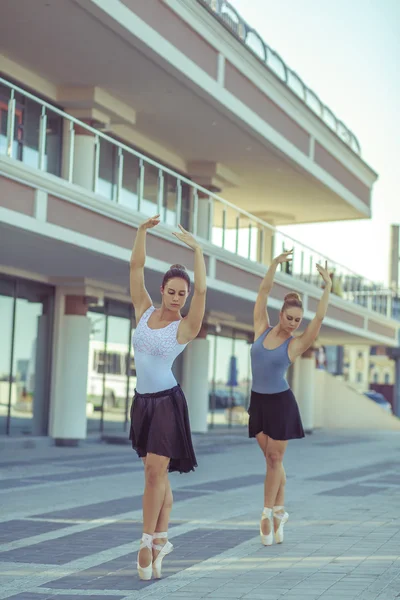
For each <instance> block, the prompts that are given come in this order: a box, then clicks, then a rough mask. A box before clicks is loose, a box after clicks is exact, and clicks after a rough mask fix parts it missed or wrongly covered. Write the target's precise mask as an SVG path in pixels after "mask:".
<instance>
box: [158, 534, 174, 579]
mask: <svg viewBox="0 0 400 600" xmlns="http://www.w3.org/2000/svg"><path fill="white" fill-rule="evenodd" d="M153 537H154V539H167V537H168V533H167V532H166V531H165V532H162V533H155V534H154V536H153ZM173 549H174V547H173V545H172V544H171V542H168V541H166V542H165V544H162V545H161V544H154V543H153V550H159V553H158V554H157V558H155V559H154V561H153V577H154V579H161V567H162V561H163V559H164V557H165V556H167V554H170V553H171V552H172V550H173Z"/></svg>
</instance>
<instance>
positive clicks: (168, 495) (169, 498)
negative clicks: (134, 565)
mask: <svg viewBox="0 0 400 600" xmlns="http://www.w3.org/2000/svg"><path fill="white" fill-rule="evenodd" d="M173 501H174V497H173V495H172V489H171V484H170V482H169V479H168V472H166V473H165V496H164V502H163V505H162V507H161V511H160V514H159V516H158V521H157V525H156V530H155V533H161V532H165V531H168V525H169V518H170V515H171V510H172V504H173ZM153 541H154V543H155V544H159V545H161V546H162V545H163V544H165V542H166V539H165V538H157V537H155V538H154V540H153ZM158 553H159V550H154V549H153V560H154V559H155V558H157V555H158Z"/></svg>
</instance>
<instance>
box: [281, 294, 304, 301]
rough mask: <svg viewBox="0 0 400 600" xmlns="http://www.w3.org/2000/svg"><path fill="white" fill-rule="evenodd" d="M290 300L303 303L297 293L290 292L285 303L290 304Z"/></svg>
mask: <svg viewBox="0 0 400 600" xmlns="http://www.w3.org/2000/svg"><path fill="white" fill-rule="evenodd" d="M290 300H297V302H301V296H300V294H298V293H297V292H289V293H288V294H286V296H285V298H284V301H285V302H288V301H289V302H290Z"/></svg>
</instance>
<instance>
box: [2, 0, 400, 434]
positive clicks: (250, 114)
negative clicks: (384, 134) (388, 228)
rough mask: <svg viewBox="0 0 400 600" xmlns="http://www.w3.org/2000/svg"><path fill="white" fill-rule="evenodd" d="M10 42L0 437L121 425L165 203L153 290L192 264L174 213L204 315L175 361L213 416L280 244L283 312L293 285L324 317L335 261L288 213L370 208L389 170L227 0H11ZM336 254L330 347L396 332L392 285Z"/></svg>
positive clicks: (242, 366) (237, 381) (239, 380)
mask: <svg viewBox="0 0 400 600" xmlns="http://www.w3.org/2000/svg"><path fill="white" fill-rule="evenodd" d="M16 31H17V32H18V35H16V34H15V32H16ZM0 37H1V42H2V44H1V48H2V50H1V52H2V54H0V74H1V79H0V319H1V339H0V411H1V415H0V419H1V420H0V427H1V433H2V434H20V433H21V432H22V433H25V434H31V435H32V434H33V435H49V436H51V437H52V438H54V439H55V440H56V441H57V443H67V442H71V441H74V440H78V439H82V438H84V437H85V436H86V434H87V431H99V430H101V431H103V432H107V431H108V430H111V429H112V428H115V424H116V423H117V425H118V427H120V428H121V430H123V428H124V427H126V423H127V417H128V410H129V403H130V398H131V396H132V390H133V387H134V379H135V364H134V356H133V353H132V348H131V334H132V330H133V329H134V327H135V315H134V311H133V308H132V306H131V303H130V298H129V290H128V285H129V267H128V261H129V257H130V252H131V247H132V244H133V240H134V237H135V231H136V230H137V227H138V225H139V224H140V222H141V221H142V220H143V219H145V218H146V217H147V216H149V215H153V214H155V213H160V214H161V220H162V222H161V224H160V225H159V227H158V228H157V229H155V230H154V231H153V232H152V233H151V234H150V235H149V238H148V257H147V263H146V266H147V268H146V285H147V288H148V290H149V292H150V294H151V295H152V297H153V299H154V301H155V302H156V303H157V302H158V301H159V287H160V282H161V278H162V274H163V273H164V272H165V271H166V270H167V269H168V267H169V266H170V264H171V263H176V262H180V263H184V264H186V265H187V267H188V269H189V271H190V272H191V271H192V269H193V257H192V253H191V251H190V250H189V249H187V248H185V247H183V246H182V245H181V244H180V243H179V242H178V241H177V240H176V239H175V238H174V237H173V236H172V232H173V231H174V230H175V228H176V226H177V224H178V223H182V224H183V225H184V226H185V227H187V228H189V229H190V230H191V231H192V232H193V233H194V234H195V235H197V236H198V237H199V238H200V239H201V240H202V243H203V245H204V253H205V258H206V264H207V275H208V296H207V313H206V318H205V322H204V327H203V329H202V332H201V334H200V335H199V337H198V339H197V340H195V341H194V342H193V343H192V344H190V346H189V347H188V348H187V350H186V351H185V353H184V354H183V355H182V356H181V357H180V359H179V360H178V361H177V364H176V371H177V374H178V376H179V378H180V381H181V382H182V385H183V387H184V389H185V392H186V394H187V397H188V402H189V408H190V413H191V420H192V426H193V429H194V431H199V432H201V431H205V430H206V428H207V413H208V410H209V406H210V405H211V406H218V403H219V404H220V405H223V403H224V398H227V397H228V398H230V399H231V398H234V399H235V402H236V403H241V402H244V403H245V402H246V401H247V397H248V391H249V386H250V363H249V344H250V343H251V340H252V310H253V303H254V300H255V298H256V293H257V289H258V286H259V283H260V281H261V278H262V276H263V275H264V273H265V270H266V267H267V266H268V264H269V262H270V260H271V257H272V256H273V255H274V254H276V253H278V252H280V251H281V250H282V248H283V247H286V248H288V247H292V246H294V261H293V264H292V265H291V268H290V270H289V271H281V272H279V273H278V275H277V283H276V285H275V287H274V289H273V294H272V297H271V300H270V316H271V319H272V320H276V319H277V317H278V312H279V310H280V306H281V303H282V299H283V297H284V295H285V294H286V293H287V292H288V291H289V290H296V291H298V292H300V293H301V294H302V295H303V298H304V305H305V319H304V320H305V323H307V322H308V321H309V320H310V318H312V316H313V314H314V312H315V308H316V306H317V302H318V298H319V296H320V294H321V282H320V279H319V277H318V275H317V274H316V269H315V264H316V262H318V261H320V260H323V259H324V258H325V257H323V256H322V255H321V253H320V252H319V251H318V249H316V250H314V249H312V248H310V247H308V246H306V245H304V244H300V243H298V242H296V241H295V240H293V239H292V238H290V237H288V236H286V235H283V234H282V233H281V232H280V231H279V230H278V229H277V227H278V226H279V225H284V224H294V223H309V222H321V221H334V220H343V219H359V218H369V217H370V215H371V193H372V189H373V184H374V182H375V180H376V177H377V175H376V173H375V172H374V171H373V169H371V167H370V166H369V165H368V164H366V163H365V161H364V160H363V159H362V154H361V148H360V144H359V143H358V141H357V138H356V137H355V135H354V134H353V133H352V132H351V131H350V129H349V128H348V127H347V125H344V124H343V122H342V121H341V120H340V116H336V115H334V113H333V112H332V110H330V109H329V108H328V106H327V105H326V104H325V102H326V99H324V102H323V101H322V100H320V99H319V97H318V96H317V94H316V93H315V92H314V91H312V90H311V89H309V88H308V87H307V86H306V85H305V84H304V83H303V81H302V80H301V79H300V77H299V76H298V75H297V74H296V73H294V72H293V71H291V70H290V69H289V67H288V66H287V65H286V64H285V63H284V62H283V60H282V59H281V58H280V57H279V55H278V54H277V53H276V52H274V51H273V50H272V49H270V48H269V47H268V46H267V45H266V44H265V42H264V41H263V40H262V39H261V38H260V37H259V36H258V35H257V34H256V33H255V32H254V30H253V29H251V28H250V27H248V26H247V24H246V23H245V22H244V21H243V20H242V19H241V18H240V16H239V15H237V13H236V12H235V11H234V10H233V9H232V7H231V6H230V5H229V3H227V2H224V1H221V0H209V1H207V2H206V1H201V0H193V1H191V2H187V1H185V0H146V2H142V1H141V0H121V1H118V2H117V1H113V0H107V1H106V0H58V1H57V2H53V1H52V0H46V1H45V0H37V1H35V2H26V1H24V0H3V1H2V5H1V21H0ZM329 264H330V265H331V267H332V272H334V274H335V275H334V276H335V277H337V278H339V279H340V293H339V292H338V293H337V294H336V295H333V297H332V302H331V305H330V307H329V311H328V316H327V319H326V321H325V323H324V326H323V328H322V331H321V339H320V343H321V344H323V345H344V344H363V345H367V346H368V345H370V346H371V345H374V346H376V345H379V346H387V347H392V348H395V347H397V345H398V339H399V337H398V332H399V327H400V323H399V322H398V321H396V320H394V319H393V318H392V296H391V294H390V293H388V290H385V289H383V288H382V286H381V285H379V284H377V283H375V282H372V281H368V280H366V279H365V278H363V277H361V276H358V275H357V274H356V273H353V272H351V271H350V269H347V268H346V266H342V265H339V264H335V263H334V262H332V261H329ZM315 371H316V368H315V360H314V357H313V356H311V355H309V354H307V355H306V356H305V357H304V358H302V359H301V360H299V361H298V362H297V363H296V366H295V369H294V373H293V374H292V379H293V385H294V387H295V391H296V393H297V395H298V398H299V402H300V406H301V409H302V412H303V415H304V418H305V419H306V420H307V422H308V423H309V428H312V427H313V422H314V421H313V417H312V415H313V398H314V377H315ZM232 373H234V376H233V375H232ZM116 378H118V379H116ZM116 382H117V383H116ZM110 390H111V391H110ZM116 390H118V391H116ZM111 392H112V393H111ZM322 400H323V396H321V397H320V398H319V410H320V408H321V402H322ZM228 401H229V402H230V401H231V400H228ZM321 414H322V413H321V412H320V413H319V421H318V422H321Z"/></svg>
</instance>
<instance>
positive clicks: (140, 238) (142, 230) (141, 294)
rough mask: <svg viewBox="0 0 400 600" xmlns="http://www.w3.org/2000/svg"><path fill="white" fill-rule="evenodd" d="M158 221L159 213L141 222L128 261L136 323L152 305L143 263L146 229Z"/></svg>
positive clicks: (144, 260) (144, 258) (144, 259)
mask: <svg viewBox="0 0 400 600" xmlns="http://www.w3.org/2000/svg"><path fill="white" fill-rule="evenodd" d="M159 222H160V215H156V216H155V217H152V218H151V219H147V221H145V222H144V223H142V224H141V225H140V226H139V228H138V230H137V233H136V238H135V243H134V245H133V250H132V255H131V261H130V291H131V299H132V303H133V306H134V308H135V317H136V323H138V322H139V321H140V319H141V316H142V315H143V313H144V312H146V310H147V309H148V308H149V307H150V306H151V305H152V301H151V298H150V296H149V293H148V291H147V290H146V287H145V284H144V265H145V262H146V235H147V230H148V229H151V228H152V227H155V226H156V225H158V223H159Z"/></svg>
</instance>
